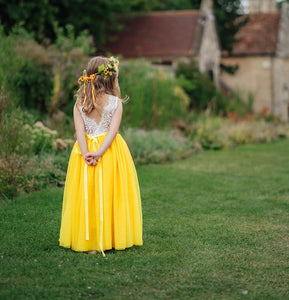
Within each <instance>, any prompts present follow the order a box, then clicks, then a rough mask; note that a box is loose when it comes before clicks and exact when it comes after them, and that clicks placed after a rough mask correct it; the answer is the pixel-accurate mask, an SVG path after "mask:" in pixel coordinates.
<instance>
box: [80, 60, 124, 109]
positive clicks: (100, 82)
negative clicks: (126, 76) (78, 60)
mask: <svg viewBox="0 0 289 300" xmlns="http://www.w3.org/2000/svg"><path fill="white" fill-rule="evenodd" d="M107 64H108V58H106V57H102V56H96V57H93V58H92V59H91V60H90V61H89V62H88V64H87V67H86V76H90V75H92V74H95V77H94V78H93V79H92V80H91V81H89V82H87V83H85V85H84V84H83V85H81V87H80V88H79V90H78V91H77V93H76V104H78V105H81V106H83V108H82V110H83V112H85V113H86V114H89V113H90V112H91V111H92V110H94V109H95V110H96V111H97V112H98V113H99V114H101V111H102V107H101V106H100V105H99V103H98V101H97V99H98V97H99V96H100V95H101V94H109V95H114V96H117V97H119V98H121V93H120V88H119V85H118V80H117V76H118V73H113V74H112V75H111V76H108V77H103V76H101V75H100V74H97V73H98V67H99V66H101V65H107Z"/></svg>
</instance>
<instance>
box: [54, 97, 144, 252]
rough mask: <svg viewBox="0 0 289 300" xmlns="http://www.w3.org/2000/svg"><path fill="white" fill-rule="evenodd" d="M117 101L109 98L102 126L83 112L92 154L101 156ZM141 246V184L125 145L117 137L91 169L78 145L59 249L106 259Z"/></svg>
mask: <svg viewBox="0 0 289 300" xmlns="http://www.w3.org/2000/svg"><path fill="white" fill-rule="evenodd" d="M118 101H120V100H119V98H118V97H115V96H112V95H110V96H109V97H108V103H107V105H106V106H105V107H104V108H103V111H102V115H101V119H100V122H99V123H97V122H96V121H95V120H93V119H91V118H89V117H87V116H86V115H85V113H84V112H83V111H82V108H83V107H82V106H79V110H80V113H81V116H82V118H83V122H84V125H85V131H86V143H87V148H88V151H89V152H95V151H97V149H98V147H99V146H100V145H101V144H102V143H103V141H104V140H105V138H106V133H107V132H108V131H109V128H110V123H111V120H112V116H113V114H114V112H115V110H116V108H117V105H118ZM142 244H143V240H142V208H141V197H140V191H139V183H138V178H137V173H136V170H135V166H134V163H133V160H132V157H131V154H130V151H129V149H128V147H127V144H126V142H125V141H124V139H123V138H122V136H121V135H120V134H119V133H118V134H117V135H116V137H115V138H114V140H113V142H112V143H111V145H110V146H109V147H108V149H107V150H106V151H105V153H104V154H103V155H102V157H101V159H100V160H99V161H98V163H97V165H95V166H88V165H87V164H86V162H85V160H84V158H83V156H82V154H81V151H80V147H79V144H78V142H77V141H76V142H75V144H74V147H73V149H72V152H71V155H70V159H69V163H68V169H67V175H66V181H65V187H64V194H63V204H62V217H61V228H60V235H59V245H60V246H62V247H65V248H71V249H72V250H74V251H92V250H96V251H99V252H102V254H103V255H105V254H104V251H105V250H109V249H112V248H114V249H116V250H123V249H125V248H128V247H132V246H133V245H136V246H141V245H142Z"/></svg>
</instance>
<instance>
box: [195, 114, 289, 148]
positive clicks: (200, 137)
mask: <svg viewBox="0 0 289 300" xmlns="http://www.w3.org/2000/svg"><path fill="white" fill-rule="evenodd" d="M282 137H289V125H288V124H283V123H279V122H266V121H265V120H262V119H260V120H255V119H252V120H242V121H239V122H234V121H232V120H230V119H225V118H221V117H212V116H210V117H200V118H199V120H198V121H196V122H195V123H194V125H193V127H192V128H191V138H192V140H193V141H194V142H195V143H198V144H200V146H201V147H202V148H203V149H215V150H218V149H222V148H231V147H234V146H238V145H242V144H254V143H268V142H272V141H275V140H277V139H279V138H282Z"/></svg>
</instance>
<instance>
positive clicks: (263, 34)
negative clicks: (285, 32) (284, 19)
mask: <svg viewBox="0 0 289 300" xmlns="http://www.w3.org/2000/svg"><path fill="white" fill-rule="evenodd" d="M279 19H280V13H279V12H269V13H262V14H251V15H250V19H249V21H248V23H247V24H246V25H245V26H244V27H242V28H241V29H240V31H239V32H238V34H237V35H236V38H237V39H240V41H238V42H236V43H235V44H234V47H233V53H232V54H233V55H235V56H238V55H265V54H267V55H268V54H274V53H275V51H276V45H277V37H278V29H279Z"/></svg>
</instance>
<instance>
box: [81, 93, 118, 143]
mask: <svg viewBox="0 0 289 300" xmlns="http://www.w3.org/2000/svg"><path fill="white" fill-rule="evenodd" d="M118 101H119V100H118V98H117V97H115V96H112V95H109V96H108V103H107V105H106V106H104V107H103V111H102V114H101V119H100V122H99V123H97V122H96V121H95V120H93V119H91V118H89V117H88V116H87V115H86V114H85V113H84V112H83V110H82V109H83V106H81V105H80V106H79V110H80V113H81V116H82V119H83V121H84V126H85V131H86V133H87V134H88V135H90V136H91V137H96V136H98V135H101V134H103V133H105V132H107V131H108V130H109V126H110V122H111V118H112V116H113V114H114V112H115V110H116V108H117V104H118Z"/></svg>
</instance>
